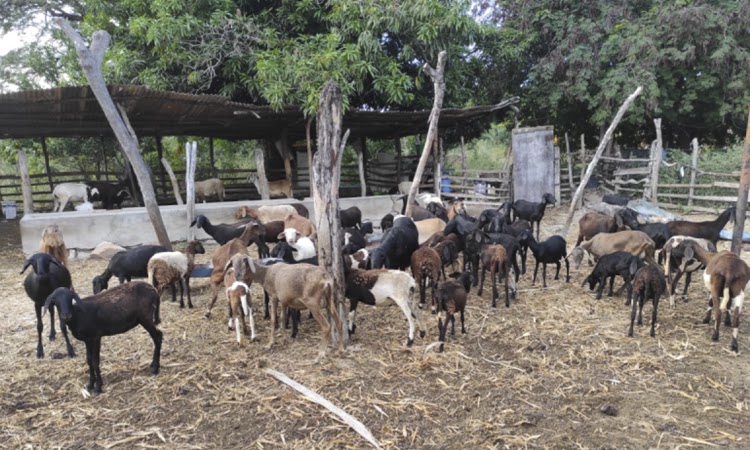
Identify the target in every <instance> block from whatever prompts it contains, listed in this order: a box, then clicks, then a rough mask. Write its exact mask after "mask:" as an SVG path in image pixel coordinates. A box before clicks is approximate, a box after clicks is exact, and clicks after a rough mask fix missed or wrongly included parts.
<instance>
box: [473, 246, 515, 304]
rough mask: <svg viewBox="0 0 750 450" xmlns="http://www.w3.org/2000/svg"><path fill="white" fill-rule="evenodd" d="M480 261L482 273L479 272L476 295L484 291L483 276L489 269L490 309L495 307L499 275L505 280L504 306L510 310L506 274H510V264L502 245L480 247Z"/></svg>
mask: <svg viewBox="0 0 750 450" xmlns="http://www.w3.org/2000/svg"><path fill="white" fill-rule="evenodd" d="M480 260H481V263H482V271H481V272H480V279H479V291H477V294H479V296H481V295H482V290H483V289H484V276H485V273H486V272H487V270H488V269H489V271H490V279H491V280H492V307H493V308H495V307H497V297H498V292H497V276H498V275H499V276H501V277H503V278H504V279H505V306H506V307H507V308H510V297H509V296H508V274H509V273H510V264H509V263H508V255H507V254H506V252H505V247H503V246H502V245H484V246H482V254H481V255H480ZM514 291H515V289H514ZM514 299H515V293H514Z"/></svg>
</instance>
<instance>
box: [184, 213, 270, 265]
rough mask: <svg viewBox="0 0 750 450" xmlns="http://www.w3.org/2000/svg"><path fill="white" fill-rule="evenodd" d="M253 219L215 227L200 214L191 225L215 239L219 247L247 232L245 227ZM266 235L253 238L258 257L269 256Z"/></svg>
mask: <svg viewBox="0 0 750 450" xmlns="http://www.w3.org/2000/svg"><path fill="white" fill-rule="evenodd" d="M249 220H251V219H245V220H243V221H241V222H237V223H232V224H224V223H220V224H217V225H214V224H212V223H211V221H210V220H208V217H206V216H204V215H203V214H198V215H197V216H196V217H195V220H193V222H192V223H191V224H190V226H191V227H193V226H197V227H198V228H200V229H202V230H203V231H205V232H206V233H207V234H208V235H209V236H211V237H212V238H213V240H215V241H216V243H217V244H219V245H224V244H226V243H227V242H229V241H231V240H232V239H236V238H239V237H240V236H241V235H242V232H243V231H244V230H245V226H246V225H247V223H248V221H249ZM265 237H266V234H265V233H264V234H260V235H258V236H256V237H254V238H253V240H252V241H251V242H253V243H254V244H255V245H256V246H257V247H258V255H259V256H260V257H261V258H263V257H266V256H268V246H267V245H266V239H265Z"/></svg>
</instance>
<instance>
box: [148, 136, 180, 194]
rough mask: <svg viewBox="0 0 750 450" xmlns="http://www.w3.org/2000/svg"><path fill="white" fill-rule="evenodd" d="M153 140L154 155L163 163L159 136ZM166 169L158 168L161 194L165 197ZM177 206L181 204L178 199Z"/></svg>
mask: <svg viewBox="0 0 750 450" xmlns="http://www.w3.org/2000/svg"><path fill="white" fill-rule="evenodd" d="M155 139H156V155H157V156H158V158H159V161H164V160H165V159H164V147H163V146H162V143H161V136H156V138H155ZM166 167H167V166H164V165H161V166H159V181H160V183H161V192H162V193H163V194H165V195H166V193H167V174H166V173H165V171H164V169H165V168H166ZM169 170H172V168H171V167H170V168H169ZM172 175H174V174H172ZM178 192H179V191H178ZM178 197H179V196H178ZM179 204H182V199H180V203H179Z"/></svg>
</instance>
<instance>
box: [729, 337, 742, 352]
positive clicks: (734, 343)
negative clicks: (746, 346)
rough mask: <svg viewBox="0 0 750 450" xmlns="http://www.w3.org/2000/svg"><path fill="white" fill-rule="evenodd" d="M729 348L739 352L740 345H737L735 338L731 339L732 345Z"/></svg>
mask: <svg viewBox="0 0 750 450" xmlns="http://www.w3.org/2000/svg"><path fill="white" fill-rule="evenodd" d="M731 348H732V351H733V352H735V353H739V352H740V346H739V345H737V340H736V339H732V347H731Z"/></svg>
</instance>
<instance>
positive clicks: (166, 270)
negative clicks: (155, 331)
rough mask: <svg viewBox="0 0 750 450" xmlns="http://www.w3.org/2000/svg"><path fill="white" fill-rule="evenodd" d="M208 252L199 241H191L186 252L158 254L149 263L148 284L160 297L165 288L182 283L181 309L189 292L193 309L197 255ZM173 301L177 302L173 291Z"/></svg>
mask: <svg viewBox="0 0 750 450" xmlns="http://www.w3.org/2000/svg"><path fill="white" fill-rule="evenodd" d="M204 253H206V250H205V249H204V248H203V244H201V243H200V242H199V241H190V242H189V243H188V245H187V247H185V252H184V253H183V252H161V253H156V254H155V255H154V256H152V257H151V259H149V261H148V266H147V272H148V283H149V284H150V285H152V286H153V287H155V288H156V291H157V292H159V295H161V294H162V292H163V291H164V288H166V287H167V286H172V285H173V284H174V283H180V308H184V307H185V303H184V299H183V296H184V294H185V291H187V299H188V308H191V309H192V308H193V301H192V299H191V297H190V274H191V273H192V272H193V267H195V255H196V254H201V255H202V254H204ZM172 301H173V302H174V301H176V298H175V291H174V289H173V290H172ZM159 322H160V319H159V308H158V306H157V309H156V323H157V324H158V323H159Z"/></svg>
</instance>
